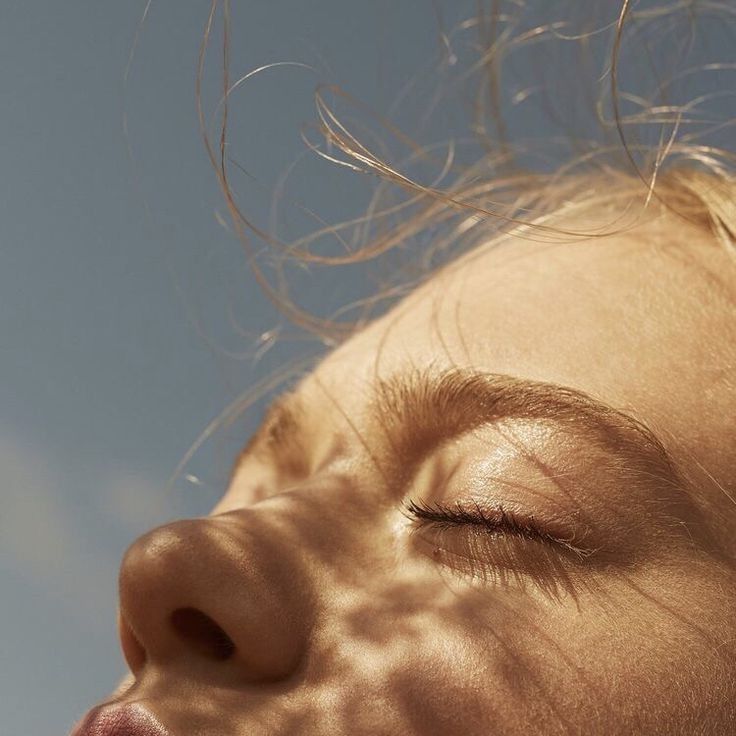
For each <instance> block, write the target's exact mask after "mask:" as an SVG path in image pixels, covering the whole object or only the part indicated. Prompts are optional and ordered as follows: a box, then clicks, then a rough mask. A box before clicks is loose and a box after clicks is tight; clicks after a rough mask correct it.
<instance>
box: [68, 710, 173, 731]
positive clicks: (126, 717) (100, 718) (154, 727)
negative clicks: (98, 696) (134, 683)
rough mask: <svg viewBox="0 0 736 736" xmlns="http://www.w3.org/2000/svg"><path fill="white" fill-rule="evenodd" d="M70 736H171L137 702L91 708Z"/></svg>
mask: <svg viewBox="0 0 736 736" xmlns="http://www.w3.org/2000/svg"><path fill="white" fill-rule="evenodd" d="M71 736H173V734H171V733H169V731H168V730H167V729H166V728H165V727H164V726H163V725H162V724H161V722H160V721H159V720H158V719H156V718H155V717H154V716H153V715H152V714H151V713H150V712H149V711H147V710H146V709H145V708H144V707H143V706H142V705H140V704H139V703H124V704H122V703H116V704H110V705H99V706H97V707H96V708H93V709H92V710H91V711H90V712H89V713H87V715H86V716H85V717H84V718H83V719H82V720H81V721H80V722H79V723H78V724H77V726H76V728H75V729H74V730H73V731H72V733H71Z"/></svg>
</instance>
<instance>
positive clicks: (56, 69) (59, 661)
mask: <svg viewBox="0 0 736 736" xmlns="http://www.w3.org/2000/svg"><path fill="white" fill-rule="evenodd" d="M543 4H544V3H543ZM145 5H146V3H145V0H140V1H139V0H129V1H128V2H116V3H89V2H86V3H83V2H74V1H71V2H58V0H38V1H37V2H33V3H30V2H17V1H16V2H4V3H2V9H0V59H1V60H2V63H0V89H1V90H2V101H3V104H2V110H3V114H2V115H0V171H1V172H2V196H0V234H1V238H2V239H1V240H0V356H1V358H2V360H1V361H0V376H1V377H2V380H0V468H2V477H3V488H2V502H3V503H2V510H1V511H0V589H1V591H2V592H1V593H0V631H2V635H0V708H1V709H2V726H1V727H0V730H2V731H3V732H4V733H8V734H11V733H12V734H24V736H52V735H55V734H61V733H66V732H67V730H68V729H69V728H70V726H71V725H72V723H73V722H74V721H75V720H76V719H77V718H78V717H79V716H81V714H82V713H83V711H84V710H86V709H87V708H88V707H90V706H91V705H92V704H93V703H94V702H95V701H97V700H99V699H101V698H103V697H104V696H105V695H106V694H107V693H109V692H110V690H111V689H112V688H113V687H114V685H115V684H116V682H117V680H118V679H119V678H120V677H121V676H122V675H123V674H124V672H125V667H124V664H123V660H122V656H121V654H120V652H119V649H118V644H117V635H116V629H115V612H116V602H117V570H118V566H119V563H120V559H121V556H122V554H123V552H124V550H125V549H126V547H127V546H128V545H129V544H130V543H131V542H132V541H133V540H134V539H135V538H136V537H137V536H139V535H140V534H141V533H143V532H144V531H146V530H147V529H149V528H151V527H153V526H156V525H158V524H162V523H165V522H166V521H168V520H171V519H174V518H178V517H186V516H199V515H204V514H206V513H207V512H208V510H209V508H210V507H211V506H212V505H213V504H214V502H215V500H216V499H217V497H218V496H219V495H220V494H221V493H222V491H223V485H224V483H225V482H226V478H227V474H228V470H229V465H230V462H231V461H232V459H233V457H234V455H235V453H236V452H237V450H238V448H239V447H240V446H241V445H242V444H243V443H244V442H245V441H246V440H247V439H248V436H249V434H250V433H251V432H252V431H253V429H254V428H255V424H256V422H257V420H258V419H259V413H260V410H261V409H262V404H259V405H258V406H257V407H256V408H255V410H254V411H253V412H250V413H249V414H248V415H247V416H246V417H244V418H243V419H242V420H241V421H239V422H237V423H235V424H234V425H233V426H232V427H230V428H229V429H228V430H227V431H224V432H219V433H216V435H215V437H214V438H212V439H211V440H209V441H208V442H207V443H205V445H204V446H203V447H202V449H201V450H200V451H198V452H197V453H196V454H195V455H194V457H193V458H192V460H191V462H190V463H189V464H188V465H187V467H186V468H185V470H184V475H183V477H182V478H181V479H180V480H179V481H178V482H177V483H176V484H175V486H174V487H173V490H172V492H170V493H168V494H166V493H165V489H166V484H167V481H168V480H169V478H170V476H171V474H172V473H173V471H174V469H175V468H176V466H177V465H178V463H179V461H180V460H181V459H182V458H183V456H184V455H185V453H186V452H187V450H188V449H189V447H190V446H191V445H192V443H193V442H194V441H195V440H196V439H197V437H198V435H199V434H200V432H201V431H202V430H203V429H204V428H205V427H206V425H207V424H208V423H209V422H210V421H211V420H212V419H214V418H215V417H216V416H218V415H219V414H220V412H221V411H223V410H224V409H225V408H226V407H227V406H228V405H229V404H230V403H231V402H232V401H233V400H234V399H235V398H236V397H237V396H238V395H239V394H241V393H242V392H243V391H245V390H247V389H248V388H249V387H251V386H253V385H254V384H255V383H256V382H257V381H258V380H259V379H261V378H263V377H264V376H268V375H270V373H272V372H273V371H274V370H276V369H277V368H279V367H280V366H282V365H283V364H284V363H285V362H286V361H288V360H289V359H291V358H292V357H293V356H295V355H297V354H301V352H300V351H302V350H303V349H304V348H305V345H304V343H300V342H291V343H290V342H288V341H285V342H282V343H279V344H277V346H276V348H274V349H272V350H270V351H268V352H267V353H265V354H264V355H263V356H262V357H260V358H258V359H257V356H256V352H257V348H258V342H257V339H256V338H257V336H258V335H259V334H261V333H264V332H266V331H269V330H271V329H272V328H275V327H278V326H279V324H280V323H281V320H280V318H279V315H278V313H277V312H276V311H275V310H274V308H273V307H272V306H271V305H270V304H269V303H268V301H267V300H266V299H265V298H264V297H263V296H262V294H261V293H260V291H259V289H258V287H257V286H256V284H255V283H254V280H253V278H252V276H251V274H250V271H249V268H248V264H247V263H246V259H245V257H244V255H243V251H242V249H241V246H240V244H239V243H238V240H237V238H236V237H235V236H234V235H233V234H232V233H231V232H228V230H227V229H226V228H225V227H223V226H222V225H221V224H220V223H219V222H218V219H219V218H220V217H221V216H224V215H225V208H224V204H223V198H222V196H221V193H220V191H219V189H218V187H217V183H216V179H215V176H214V173H213V171H212V169H211V167H210V165H209V162H208V160H207V157H206V154H205V150H204V147H203V144H202V140H201V137H200V132H199V129H198V121H197V111H196V107H195V71H196V63H197V55H198V50H199V44H200V41H201V38H202V33H203V30H204V27H205V23H206V20H207V15H208V11H209V2H206V1H204V0H203V1H202V2H191V1H186V0H185V1H182V0H177V1H176V2H174V0H153V2H152V4H151V6H150V11H149V13H148V16H147V18H146V22H145V24H143V25H142V26H141V27H140V36H139V38H138V45H137V48H136V49H135V55H134V57H133V60H132V64H131V66H130V72H129V76H128V84H127V86H126V87H124V85H123V76H124V72H125V70H126V65H127V63H128V59H129V55H130V54H131V51H132V50H133V46H134V38H135V34H136V28H137V27H138V24H139V22H140V20H141V17H142V15H143V13H144V9H145ZM233 5H234V8H235V14H234V19H233V36H232V45H233V46H232V75H233V78H234V79H235V78H238V77H239V76H241V75H243V74H245V73H246V72H248V71H251V70H252V69H254V68H256V67H259V66H261V65H264V64H269V63H272V62H284V61H289V62H302V63H305V64H307V65H310V66H311V67H313V70H312V71H309V70H305V69H302V68H298V67H280V68H276V69H271V70H268V71H267V72H264V73H263V74H261V75H259V76H257V77H256V78H254V79H253V80H251V81H250V82H248V83H247V84H244V85H243V86H242V87H240V88H239V89H238V91H237V93H236V95H235V96H234V99H233V106H232V119H231V124H232V131H231V133H232V135H231V148H230V149H229V151H230V152H231V155H232V156H233V157H234V158H235V159H236V160H237V163H238V165H239V166H241V167H242V168H243V169H244V170H246V171H247V175H246V174H243V173H242V172H240V173H237V172H236V173H234V175H233V183H234V185H235V186H236V189H237V192H238V195H239V202H240V203H241V205H242V206H243V207H244V209H245V211H246V212H247V213H248V214H249V215H252V216H253V217H254V219H255V221H256V222H257V223H258V224H259V225H261V226H264V227H267V226H268V225H269V221H270V217H271V201H272V193H273V190H274V187H275V186H276V185H277V183H278V181H279V177H280V176H281V175H282V174H283V173H284V172H285V170H286V169H287V168H288V167H289V166H290V165H291V164H293V163H294V162H298V165H297V167H296V168H295V169H294V171H293V172H292V175H291V176H290V178H289V185H288V187H287V190H286V191H287V195H288V196H286V197H284V200H283V202H282V204H281V207H280V210H279V213H278V217H277V218H276V219H277V221H278V222H279V227H280V228H282V230H281V231H280V232H283V233H284V234H285V235H288V236H292V237H293V236H295V235H299V234H304V233H306V232H310V231H311V230H314V229H315V228H316V227H317V225H318V223H317V222H316V221H315V220H314V219H310V218H309V217H308V216H306V215H305V214H304V212H305V211H304V210H303V209H300V208H299V205H300V204H303V205H304V206H305V207H307V208H309V209H310V210H314V211H315V212H316V213H318V215H319V217H320V218H322V219H323V220H324V221H325V222H328V223H329V222H336V221H340V220H344V219H347V218H349V217H351V216H356V215H360V214H361V213H362V212H363V211H364V209H365V206H366V204H367V199H366V197H367V195H368V193H369V191H370V185H372V183H373V182H372V181H367V180H366V178H365V177H363V178H361V177H354V176H347V175H346V172H345V171H344V170H341V171H339V172H334V171H333V170H332V169H334V168H335V167H328V166H327V165H326V164H324V162H321V161H319V160H314V159H315V157H314V156H312V159H311V160H310V159H309V157H304V156H303V152H304V151H305V145H304V143H303V141H302V139H301V136H300V133H301V131H302V128H303V125H304V124H305V123H308V122H310V121H311V122H314V121H315V119H316V115H315V110H314V101H313V93H314V89H315V86H316V85H317V84H318V83H320V82H337V83H340V84H341V85H343V86H344V88H345V89H347V90H349V91H350V92H351V93H352V94H353V95H354V96H355V97H357V98H359V99H361V100H364V101H365V102H366V103H367V104H368V105H369V106H371V107H372V108H373V109H375V110H377V111H379V112H382V113H384V114H389V115H390V117H391V119H392V120H394V121H396V122H397V123H399V124H404V123H406V124H407V126H408V125H410V123H409V122H407V121H412V120H414V121H416V119H417V118H418V117H419V116H421V114H422V112H423V111H426V110H427V108H428V107H430V106H431V105H430V103H431V94H430V91H431V90H433V89H434V87H435V83H436V82H437V80H436V79H434V78H433V77H432V75H431V73H428V72H430V70H431V69H432V68H433V65H435V64H436V63H437V61H438V59H439V58H440V57H441V55H442V54H443V53H446V52H447V47H446V46H443V42H442V40H441V39H440V37H439V34H438V12H439V14H440V15H441V16H442V18H441V22H442V23H443V24H444V27H445V28H451V27H452V26H453V24H454V23H455V21H456V20H457V19H458V18H461V17H465V16H466V15H470V14H472V11H473V9H474V8H475V7H476V2H475V0H463V1H462V2H457V1H456V0H452V1H450V0H448V1H447V2H444V0H443V1H441V2H433V1H432V0H407V1H406V2H401V3H397V2H393V1H389V0H374V1H373V2H345V0H310V2H308V3H305V2H304V0H278V2H274V0H248V2H245V3H238V2H235V3H233ZM613 5H615V4H613ZM613 5H611V6H610V7H613ZM547 7H551V4H549V5H548V6H547ZM215 34H216V35H217V31H215ZM704 48H705V50H706V51H704V52H703V53H702V54H701V56H699V57H698V56H697V55H696V57H695V58H693V63H695V62H696V61H697V60H701V61H710V60H712V59H714V58H715V59H720V60H722V59H723V56H724V54H720V55H719V54H717V53H715V50H716V49H717V48H718V45H717V43H716V45H715V46H713V45H711V46H710V47H708V45H707V44H706V45H705V46H704ZM724 48H725V47H724ZM729 48H732V45H731V46H729ZM216 61H217V59H216V54H214V53H213V55H212V58H211V61H210V63H209V64H208V66H207V69H206V73H205V78H204V92H205V94H204V96H205V104H206V107H207V109H208V110H209V111H210V112H211V111H212V109H213V107H214V106H215V104H216V102H217V98H218V87H217V84H218V75H217V71H218V70H217V64H216ZM539 68H543V65H540V67H539ZM526 89H528V88H526V87H524V86H523V85H521V84H520V85H519V87H518V89H517V90H514V89H511V90H509V92H510V93H511V94H512V96H513V94H514V93H515V92H518V93H519V95H518V99H519V100H522V99H524V100H526V97H524V96H523V95H524V94H526V92H525V90H526ZM522 93H523V94H522ZM524 104H526V103H524ZM345 109H346V110H347V111H348V112H349V109H348V108H345ZM527 111H528V108H526V107H524V105H522V104H521V103H520V104H519V109H518V110H517V111H516V113H512V115H511V117H510V118H509V120H510V122H511V124H512V125H513V126H515V128H516V130H517V132H518V131H522V132H526V133H528V134H529V135H533V134H540V133H546V132H548V131H547V129H545V128H544V127H543V122H542V118H541V117H539V116H537V115H535V114H528V112H527ZM454 113H455V111H454V110H450V112H449V115H450V117H452V116H453V115H454ZM447 115H448V113H447V111H445V112H444V113H441V112H439V111H438V112H437V113H436V114H433V115H430V116H427V117H426V118H425V119H424V121H423V122H424V126H425V127H424V130H423V132H422V136H421V142H423V143H428V142H431V141H432V140H437V139H440V138H442V137H443V135H444V137H447V135H446V134H447V131H448V130H449V127H450V126H451V125H452V123H453V122H457V121H453V120H450V119H449V118H448V117H447ZM514 115H516V117H514ZM124 117H125V119H127V130H128V136H127V138H126V136H125V134H124V125H123V121H124ZM358 130H360V128H358ZM411 132H417V131H416V128H412V129H411ZM307 134H308V135H309V133H308V131H307ZM730 134H731V133H730V131H729V135H730ZM310 138H311V140H316V136H314V135H313V134H312V135H311V136H310ZM367 140H368V139H367ZM461 155H462V153H461V151H460V149H458V156H461ZM300 156H302V158H300ZM367 288H368V285H367V284H366V283H364V282H363V281H361V280H360V275H359V274H357V273H354V272H353V271H351V270H350V269H345V270H344V271H341V272H340V275H339V277H338V276H335V277H334V278H333V281H332V282H331V286H330V287H329V288H328V289H324V288H321V289H317V288H312V289H311V291H305V292H304V293H303V294H301V296H303V300H302V302H303V303H304V304H306V305H309V306H311V307H314V308H317V309H320V310H321V311H322V312H328V311H329V309H331V308H333V307H334V306H335V305H337V304H341V303H342V302H344V301H345V300H346V295H348V294H358V293H360V292H361V290H363V291H364V290H366V289H367ZM313 350H314V348H312V352H313ZM185 476H190V477H191V479H190V480H187V478H186V477H185Z"/></svg>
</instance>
